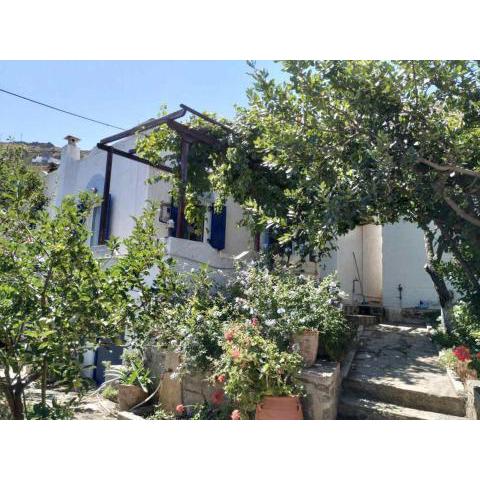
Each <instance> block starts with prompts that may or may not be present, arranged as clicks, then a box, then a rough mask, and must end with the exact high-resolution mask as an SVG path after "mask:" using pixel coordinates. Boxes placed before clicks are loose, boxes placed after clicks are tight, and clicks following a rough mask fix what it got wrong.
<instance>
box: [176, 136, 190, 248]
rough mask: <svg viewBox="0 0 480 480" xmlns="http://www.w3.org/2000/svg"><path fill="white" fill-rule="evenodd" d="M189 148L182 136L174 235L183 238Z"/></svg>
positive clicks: (187, 142)
mask: <svg viewBox="0 0 480 480" xmlns="http://www.w3.org/2000/svg"><path fill="white" fill-rule="evenodd" d="M189 150H190V142H189V141H187V140H186V139H185V138H183V137H182V153H181V157H180V178H181V184H180V192H179V196H178V211H177V228H176V237H177V238H183V233H184V232H183V218H184V215H185V190H186V186H187V178H188V152H189Z"/></svg>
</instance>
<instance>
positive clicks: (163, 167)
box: [97, 143, 173, 173]
mask: <svg viewBox="0 0 480 480" xmlns="http://www.w3.org/2000/svg"><path fill="white" fill-rule="evenodd" d="M97 148H99V149H100V150H105V151H106V152H112V153H113V154H114V155H118V156H120V157H125V158H129V159H130V160H134V161H135V162H138V163H143V164H145V165H149V166H150V167H154V168H158V169H159V170H163V171H164V172H167V173H172V172H173V168H171V167H167V166H166V165H154V164H153V163H152V162H149V161H148V160H145V159H144V158H141V157H139V156H137V155H135V154H134V153H130V152H124V151H123V150H119V149H118V148H115V147H111V146H110V145H104V144H103V143H97Z"/></svg>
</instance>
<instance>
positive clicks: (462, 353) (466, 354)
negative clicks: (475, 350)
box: [453, 345, 472, 362]
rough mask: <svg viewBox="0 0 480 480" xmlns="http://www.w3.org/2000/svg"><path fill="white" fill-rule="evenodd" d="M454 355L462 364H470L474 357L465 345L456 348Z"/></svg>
mask: <svg viewBox="0 0 480 480" xmlns="http://www.w3.org/2000/svg"><path fill="white" fill-rule="evenodd" d="M453 354H454V355H455V356H456V357H457V358H458V359H459V360H460V361H461V362H468V361H470V360H471V359H472V355H471V354H470V349H469V348H468V347H466V346H465V345H460V346H459V347H455V348H454V349H453Z"/></svg>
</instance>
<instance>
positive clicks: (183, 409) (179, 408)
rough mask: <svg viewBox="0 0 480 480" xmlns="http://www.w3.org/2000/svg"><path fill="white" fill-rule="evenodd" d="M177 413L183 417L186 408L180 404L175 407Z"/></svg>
mask: <svg viewBox="0 0 480 480" xmlns="http://www.w3.org/2000/svg"><path fill="white" fill-rule="evenodd" d="M175 411H176V412H177V413H178V414H179V415H183V414H184V413H185V407H184V406H183V405H182V404H181V403H180V404H178V405H177V406H176V407H175Z"/></svg>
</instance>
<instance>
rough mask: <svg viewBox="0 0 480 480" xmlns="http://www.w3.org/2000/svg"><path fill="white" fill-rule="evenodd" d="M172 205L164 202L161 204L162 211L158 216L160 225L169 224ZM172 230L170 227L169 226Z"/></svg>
mask: <svg viewBox="0 0 480 480" xmlns="http://www.w3.org/2000/svg"><path fill="white" fill-rule="evenodd" d="M170 220H171V219H170V203H166V202H162V203H161V204H160V211H159V215H158V221H159V222H160V223H167V224H168V223H169V221H170ZM169 228H170V226H169Z"/></svg>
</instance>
